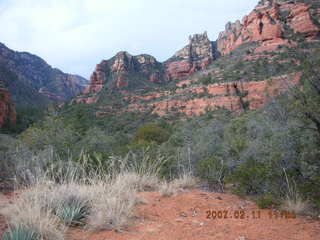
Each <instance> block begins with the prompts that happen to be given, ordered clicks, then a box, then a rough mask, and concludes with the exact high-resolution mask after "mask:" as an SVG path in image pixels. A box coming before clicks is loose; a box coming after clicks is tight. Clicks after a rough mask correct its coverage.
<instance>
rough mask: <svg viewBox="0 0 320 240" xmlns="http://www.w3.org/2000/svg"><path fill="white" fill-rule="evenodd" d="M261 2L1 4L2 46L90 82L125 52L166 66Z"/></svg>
mask: <svg viewBox="0 0 320 240" xmlns="http://www.w3.org/2000/svg"><path fill="white" fill-rule="evenodd" d="M256 3H257V0H247V1H238V0H224V1H218V0H197V1H194V0H161V1H158V0H46V1H38V0H2V1H1V2H0V28H1V37H0V42H3V43H5V44H6V45H7V46H8V47H10V48H13V49H15V50H19V51H29V52H31V53H34V54H37V55H39V56H40V57H42V58H44V59H45V60H46V61H48V62H49V63H50V64H51V65H53V66H55V67H58V68H60V69H62V70H63V71H67V72H72V73H78V74H82V75H84V76H86V77H89V75H90V73H91V71H92V70H93V69H94V67H95V64H96V63H98V62H100V61H101V60H102V59H108V58H110V57H112V56H113V55H114V54H116V53H117V52H118V51H120V50H127V51H129V52H131V53H132V54H140V53H148V54H151V55H153V56H155V57H157V58H158V59H159V60H161V61H163V60H165V59H167V58H169V57H170V56H171V55H173V54H174V52H175V51H177V50H179V48H182V47H183V46H184V45H185V44H186V43H187V38H188V35H189V34H192V33H198V32H203V31H204V30H207V31H208V34H209V37H210V38H211V39H212V40H215V39H216V38H217V36H218V33H219V32H220V31H222V30H223V29H224V25H225V24H226V23H227V22H228V21H235V20H236V19H239V18H240V19H241V18H242V17H243V16H244V15H245V14H248V13H249V12H250V10H252V9H253V7H254V6H255V4H256Z"/></svg>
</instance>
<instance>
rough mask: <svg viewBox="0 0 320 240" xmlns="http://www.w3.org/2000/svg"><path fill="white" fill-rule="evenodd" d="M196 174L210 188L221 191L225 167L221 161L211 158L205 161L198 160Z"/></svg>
mask: <svg viewBox="0 0 320 240" xmlns="http://www.w3.org/2000/svg"><path fill="white" fill-rule="evenodd" d="M197 173H198V175H199V177H200V178H201V179H203V180H205V181H207V183H208V184H209V186H210V188H213V189H214V190H219V191H223V189H224V178H225V174H226V166H225V165H224V163H223V160H222V159H220V158H218V157H212V158H210V159H207V160H200V161H199V163H198V167H197Z"/></svg>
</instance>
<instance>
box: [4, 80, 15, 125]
mask: <svg viewBox="0 0 320 240" xmlns="http://www.w3.org/2000/svg"><path fill="white" fill-rule="evenodd" d="M16 119H17V116H16V111H15V106H14V104H13V102H12V100H11V96H10V93H9V91H8V90H7V89H6V88H4V83H2V82H1V81H0V128H2V127H4V126H7V125H14V124H15V122H16Z"/></svg>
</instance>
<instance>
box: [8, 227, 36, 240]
mask: <svg viewBox="0 0 320 240" xmlns="http://www.w3.org/2000/svg"><path fill="white" fill-rule="evenodd" d="M2 239H3V240H39V239H40V235H39V234H38V233H37V232H34V231H33V230H31V229H28V228H27V227H23V226H18V227H12V228H10V229H9V230H7V231H6V232H5V233H4V234H3V237H2Z"/></svg>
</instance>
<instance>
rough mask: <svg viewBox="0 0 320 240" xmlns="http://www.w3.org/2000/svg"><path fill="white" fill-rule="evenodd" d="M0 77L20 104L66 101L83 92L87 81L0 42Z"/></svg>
mask: <svg viewBox="0 0 320 240" xmlns="http://www.w3.org/2000/svg"><path fill="white" fill-rule="evenodd" d="M0 80H2V81H3V82H5V84H6V86H7V87H8V89H9V90H10V92H11V94H12V98H13V99H14V101H15V102H16V103H17V104H26V103H27V104H42V103H46V102H49V101H65V100H67V99H70V98H71V97H74V96H75V95H77V94H79V93H80V92H81V91H82V90H83V89H84V88H85V87H86V85H87V80H86V79H84V78H82V77H80V76H77V75H70V74H66V73H63V72H62V71H60V70H59V69H56V68H52V67H51V66H50V65H48V64H47V63H46V62H45V61H44V60H43V59H41V58H39V57H37V56H35V55H32V54H30V53H27V52H16V51H13V50H11V49H9V48H7V47H6V46H5V45H3V44H1V43H0Z"/></svg>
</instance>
